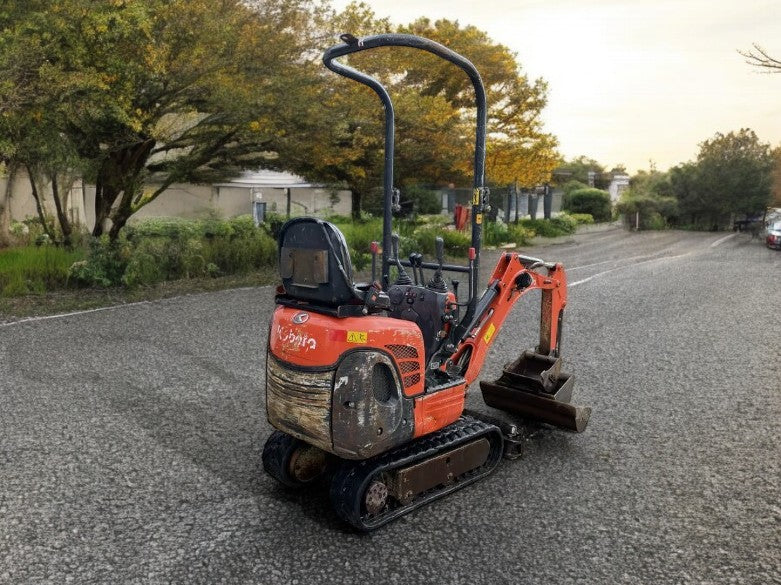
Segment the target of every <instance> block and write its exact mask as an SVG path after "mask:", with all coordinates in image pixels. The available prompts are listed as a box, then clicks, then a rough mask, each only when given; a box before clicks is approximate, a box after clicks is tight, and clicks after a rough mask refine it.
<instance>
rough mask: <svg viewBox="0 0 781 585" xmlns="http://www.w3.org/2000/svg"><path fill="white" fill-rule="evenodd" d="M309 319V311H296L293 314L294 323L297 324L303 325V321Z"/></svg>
mask: <svg viewBox="0 0 781 585" xmlns="http://www.w3.org/2000/svg"><path fill="white" fill-rule="evenodd" d="M307 321H309V313H296V314H295V315H293V323H295V324H296V325H301V323H306V322H307Z"/></svg>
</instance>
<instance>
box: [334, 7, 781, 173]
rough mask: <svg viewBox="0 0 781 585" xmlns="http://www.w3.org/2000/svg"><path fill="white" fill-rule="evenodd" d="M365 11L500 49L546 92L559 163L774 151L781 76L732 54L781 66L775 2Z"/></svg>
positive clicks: (668, 162) (780, 131)
mask: <svg viewBox="0 0 781 585" xmlns="http://www.w3.org/2000/svg"><path fill="white" fill-rule="evenodd" d="M348 3H349V2H348V0H333V1H332V5H333V6H334V8H336V9H341V8H343V7H344V6H346V5H347V4H348ZM367 4H368V5H369V6H371V8H372V9H373V10H374V12H375V14H376V15H377V16H378V17H385V16H388V17H390V18H391V20H392V21H393V22H394V23H399V24H406V23H408V22H411V21H413V20H415V19H416V18H418V17H420V16H426V17H429V18H430V19H432V20H436V19H438V18H448V19H451V20H458V21H459V23H461V25H462V26H463V25H468V24H471V25H474V26H477V27H478V28H480V29H482V30H484V31H485V32H486V33H488V35H489V37H491V38H492V39H493V40H494V41H496V42H499V43H502V44H504V45H506V46H507V47H509V48H510V49H511V50H512V51H514V52H515V53H516V54H517V60H518V62H519V63H520V65H521V67H522V69H523V71H524V72H525V73H526V74H527V75H528V76H529V78H531V79H536V78H538V77H541V78H543V79H544V80H545V81H547V82H548V105H547V106H546V108H545V110H544V111H543V116H542V117H543V122H544V127H545V130H546V131H547V132H550V133H552V134H554V135H555V136H556V137H557V138H558V140H559V150H560V152H561V153H562V155H564V157H565V158H567V159H569V158H573V157H576V156H580V155H585V156H587V157H589V158H593V159H595V160H597V161H598V162H599V163H601V164H602V165H604V166H605V167H606V168H607V169H611V168H613V167H614V166H616V165H619V164H621V165H624V166H625V167H626V168H627V170H628V171H629V172H630V173H635V172H636V171H638V170H641V169H645V170H648V169H649V168H651V166H652V165H653V166H654V167H655V168H656V169H658V170H662V171H663V170H666V169H668V168H670V167H672V166H675V165H677V164H679V163H682V162H686V161H689V160H694V159H696V157H697V153H698V152H699V144H700V143H701V142H703V141H704V140H707V139H709V138H712V137H713V136H714V135H715V134H716V133H717V132H722V133H727V132H730V131H737V130H740V129H741V128H751V129H753V130H754V131H755V132H756V133H757V136H758V137H759V139H760V140H761V141H762V142H766V143H770V144H771V145H772V146H774V147H775V146H778V145H779V144H781V73H778V74H767V73H761V72H759V70H758V69H756V68H753V67H751V66H750V65H747V64H746V63H745V60H744V58H743V57H742V56H741V55H739V54H738V50H739V49H740V50H744V51H746V50H750V49H751V48H752V43H757V44H759V45H761V46H762V47H764V48H765V49H766V50H767V51H768V52H769V53H770V54H771V55H774V56H776V57H777V58H781V0H624V1H618V0H483V1H475V0H428V1H424V2H421V1H419V0H372V1H368V2H367ZM346 32H347V31H346ZM349 32H351V33H353V34H355V35H356V36H361V31H349Z"/></svg>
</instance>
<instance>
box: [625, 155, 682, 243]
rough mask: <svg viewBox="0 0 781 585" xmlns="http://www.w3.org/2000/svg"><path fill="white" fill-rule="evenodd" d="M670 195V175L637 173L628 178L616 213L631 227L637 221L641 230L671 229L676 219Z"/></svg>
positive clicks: (676, 208) (675, 203)
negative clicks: (628, 182) (621, 215)
mask: <svg viewBox="0 0 781 585" xmlns="http://www.w3.org/2000/svg"><path fill="white" fill-rule="evenodd" d="M672 193H673V187H672V184H671V180H670V174H669V173H662V172H659V171H657V170H655V169H652V170H650V171H639V172H638V173H637V174H636V175H635V176H634V177H632V178H631V180H630V184H629V189H628V190H626V191H625V192H624V193H622V195H621V199H620V201H619V202H618V205H617V206H616V209H617V210H618V212H619V213H621V214H623V215H624V218H625V221H626V223H627V224H628V225H630V226H634V225H635V221H636V219H637V218H639V220H640V224H639V227H640V229H662V228H666V227H669V226H671V225H674V224H675V222H676V221H677V217H678V201H677V199H676V198H675V197H674V196H673V195H672Z"/></svg>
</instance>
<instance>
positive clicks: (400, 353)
mask: <svg viewBox="0 0 781 585" xmlns="http://www.w3.org/2000/svg"><path fill="white" fill-rule="evenodd" d="M385 347H387V348H388V350H389V351H390V352H391V353H392V354H393V357H395V358H396V359H397V360H405V359H407V360H408V359H413V358H414V359H417V358H418V350H417V349H415V348H414V347H412V346H411V345H395V344H391V345H386V346H385Z"/></svg>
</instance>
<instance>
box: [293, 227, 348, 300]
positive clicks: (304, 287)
mask: <svg viewBox="0 0 781 585" xmlns="http://www.w3.org/2000/svg"><path fill="white" fill-rule="evenodd" d="M279 274H280V276H281V277H282V286H283V287H284V288H285V293H287V294H288V295H289V296H291V297H293V298H296V299H302V300H306V301H313V302H316V303H322V304H325V305H331V306H338V305H344V304H347V303H349V302H351V301H354V300H355V299H356V293H355V286H354V284H353V268H352V263H351V262H350V253H349V251H348V249H347V241H346V240H345V239H344V234H342V232H341V231H339V228H337V227H336V226H335V225H333V224H331V223H328V222H327V221H323V220H321V219H317V218H314V217H297V218H295V219H291V220H290V221H288V222H287V223H285V225H283V226H282V229H281V231H280V233H279Z"/></svg>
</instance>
